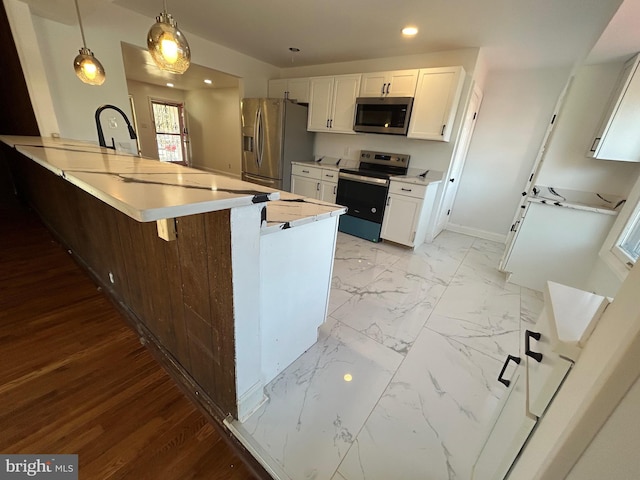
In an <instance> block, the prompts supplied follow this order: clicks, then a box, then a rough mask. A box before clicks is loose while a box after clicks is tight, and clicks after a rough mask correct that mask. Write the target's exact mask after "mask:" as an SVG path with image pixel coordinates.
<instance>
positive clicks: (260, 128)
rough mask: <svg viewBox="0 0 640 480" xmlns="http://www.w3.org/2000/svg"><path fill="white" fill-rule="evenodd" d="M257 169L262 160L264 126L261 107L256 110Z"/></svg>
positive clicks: (260, 165)
mask: <svg viewBox="0 0 640 480" xmlns="http://www.w3.org/2000/svg"><path fill="white" fill-rule="evenodd" d="M258 139H259V143H258V167H260V168H262V160H263V159H264V125H263V122H262V107H260V108H259V109H258Z"/></svg>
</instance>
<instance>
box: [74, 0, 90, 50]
mask: <svg viewBox="0 0 640 480" xmlns="http://www.w3.org/2000/svg"><path fill="white" fill-rule="evenodd" d="M74 2H75V4H76V13H77V14H78V23H79V24H80V35H82V46H83V47H84V48H87V41H86V40H85V38H84V28H82V19H81V18H80V7H78V0H74Z"/></svg>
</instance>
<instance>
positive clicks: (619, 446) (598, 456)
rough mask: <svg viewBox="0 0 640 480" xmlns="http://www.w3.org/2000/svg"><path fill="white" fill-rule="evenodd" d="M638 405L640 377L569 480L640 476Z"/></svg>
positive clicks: (570, 474)
mask: <svg viewBox="0 0 640 480" xmlns="http://www.w3.org/2000/svg"><path fill="white" fill-rule="evenodd" d="M638 405H640V380H636V382H635V383H634V384H633V386H632V387H631V389H630V390H629V391H628V392H627V394H626V395H625V396H624V398H623V399H622V400H621V401H620V403H619V404H618V406H617V407H616V409H615V410H614V412H613V414H612V415H611V417H609V419H608V420H607V422H606V423H605V424H604V425H603V427H602V430H600V432H598V434H597V435H596V437H595V438H594V439H593V442H592V443H591V445H589V447H588V448H587V450H585V452H584V453H583V455H582V457H580V460H578V463H576V465H574V467H573V468H572V469H571V472H570V473H569V475H568V476H567V479H566V480H602V479H604V478H620V479H624V478H629V479H631V478H639V477H640V455H638V452H639V451H640V428H638V421H637V418H638ZM631 419H634V420H635V421H630V420H631Z"/></svg>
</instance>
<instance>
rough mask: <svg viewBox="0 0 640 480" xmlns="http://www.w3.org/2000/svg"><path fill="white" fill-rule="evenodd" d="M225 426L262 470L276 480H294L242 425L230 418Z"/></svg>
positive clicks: (225, 422) (225, 421)
mask: <svg viewBox="0 0 640 480" xmlns="http://www.w3.org/2000/svg"><path fill="white" fill-rule="evenodd" d="M224 426H225V427H226V428H227V430H229V431H230V432H231V433H232V434H233V435H234V436H235V438H236V439H237V440H238V441H239V442H240V443H241V444H242V446H243V447H244V448H246V449H247V451H248V452H249V453H250V454H251V455H252V456H253V458H255V459H256V460H257V461H258V463H260V465H261V466H262V468H263V469H264V470H265V471H266V472H267V473H268V474H269V475H271V477H273V478H274V479H275V480H292V479H291V477H290V476H289V475H288V474H287V473H286V472H285V471H284V469H283V468H282V466H281V465H280V464H279V463H278V462H277V461H276V460H275V459H274V458H273V457H272V456H271V455H269V453H268V452H267V451H266V450H265V449H264V448H263V447H261V446H260V444H259V443H258V442H256V441H255V440H254V439H253V437H252V436H251V434H250V433H249V432H247V430H246V429H245V428H244V426H243V425H242V423H240V422H239V421H237V420H234V419H233V417H231V416H229V417H227V418H226V419H225V420H224Z"/></svg>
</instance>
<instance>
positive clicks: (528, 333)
mask: <svg viewBox="0 0 640 480" xmlns="http://www.w3.org/2000/svg"><path fill="white" fill-rule="evenodd" d="M531 337H533V338H534V340H537V341H540V333H539V332H532V331H531V330H525V332H524V354H525V355H527V356H529V357H531V358H533V359H534V360H535V361H537V362H538V363H540V362H541V361H542V354H541V353H540V352H532V351H531V347H530V346H529V342H530V340H531Z"/></svg>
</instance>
